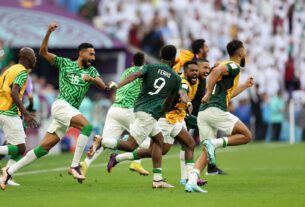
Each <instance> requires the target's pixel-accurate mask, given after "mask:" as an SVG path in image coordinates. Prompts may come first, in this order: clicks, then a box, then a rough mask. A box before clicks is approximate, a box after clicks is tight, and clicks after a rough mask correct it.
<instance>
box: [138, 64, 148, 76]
mask: <svg viewBox="0 0 305 207" xmlns="http://www.w3.org/2000/svg"><path fill="white" fill-rule="evenodd" d="M139 72H140V73H142V75H143V76H146V75H147V73H148V66H147V65H144V66H142V68H141V69H140V70H139Z"/></svg>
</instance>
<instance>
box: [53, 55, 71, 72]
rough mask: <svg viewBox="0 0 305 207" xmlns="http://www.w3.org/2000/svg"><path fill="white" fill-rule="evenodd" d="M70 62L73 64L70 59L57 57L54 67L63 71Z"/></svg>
mask: <svg viewBox="0 0 305 207" xmlns="http://www.w3.org/2000/svg"><path fill="white" fill-rule="evenodd" d="M70 62H71V60H70V59H69V58H63V57H59V56H56V57H55V60H54V63H53V66H54V67H55V68H58V69H62V68H64V67H65V66H66V65H68V64H69V63H70Z"/></svg>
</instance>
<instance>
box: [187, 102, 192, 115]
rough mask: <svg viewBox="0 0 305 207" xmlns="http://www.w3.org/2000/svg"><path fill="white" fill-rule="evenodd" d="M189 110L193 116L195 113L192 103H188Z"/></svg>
mask: <svg viewBox="0 0 305 207" xmlns="http://www.w3.org/2000/svg"><path fill="white" fill-rule="evenodd" d="M187 109H188V112H189V114H192V112H193V104H192V102H190V101H189V102H187Z"/></svg>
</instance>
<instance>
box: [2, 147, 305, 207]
mask: <svg viewBox="0 0 305 207" xmlns="http://www.w3.org/2000/svg"><path fill="white" fill-rule="evenodd" d="M178 152H179V147H175V148H173V149H172V150H171V151H170V153H169V154H168V155H166V156H164V157H163V176H164V177H166V178H167V181H168V182H169V183H171V184H173V185H175V188H173V189H152V188H151V180H152V176H151V175H150V176H148V177H143V176H139V175H138V174H136V173H134V172H130V171H129V170H128V166H129V162H125V163H121V164H119V165H118V166H116V167H115V168H114V169H113V172H112V173H111V174H109V173H107V172H106V163H107V161H108V156H109V152H106V153H104V155H103V156H102V157H100V158H99V159H98V160H97V161H96V162H95V163H94V164H93V165H92V168H90V169H89V171H88V174H87V180H86V181H85V182H84V183H83V184H79V183H77V182H76V181H75V180H73V179H72V177H71V176H69V175H68V174H67V169H68V166H69V164H70V162H71V159H72V155H71V154H64V155H56V156H48V157H45V158H42V159H41V160H38V161H36V162H35V163H33V164H32V165H30V166H28V167H26V168H24V169H23V170H22V171H20V172H19V174H18V176H17V175H16V176H15V180H16V181H17V182H19V183H21V185H22V186H20V187H8V188H7V190H6V191H0V206H1V207H19V206H23V207H27V206H29V207H47V206H50V207H61V206H63V207H69V206H73V207H78V206H81V207H94V206H103V207H104V206H105V207H109V206H124V207H127V206H132V207H150V206H153V207H159V206H166V207H176V206H185V207H188V206H190V207H195V206H200V207H207V206H211V207H218V206H219V207H230V206H232V207H252V206H253V207H257V206H270V207H280V206H283V207H284V206H285V207H294V206H300V207H304V206H305V144H296V145H288V144H282V143H279V144H257V143H251V144H248V145H245V146H239V147H227V148H225V149H219V150H218V152H217V162H218V165H219V166H221V168H222V169H224V170H225V171H227V172H228V173H229V175H227V176H202V177H203V178H204V179H208V181H209V183H208V185H207V186H206V187H205V189H206V190H208V193H207V194H200V193H185V192H184V188H183V187H182V186H180V185H179V179H180V167H179V156H178V154H179V153H178ZM199 152H200V148H197V149H196V157H197V156H198V154H199ZM1 164H2V166H3V165H4V164H5V161H3V160H2V161H1ZM143 165H144V166H145V168H146V169H151V160H149V159H146V160H145V161H143Z"/></svg>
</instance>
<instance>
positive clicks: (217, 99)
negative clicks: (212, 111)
mask: <svg viewBox="0 0 305 207" xmlns="http://www.w3.org/2000/svg"><path fill="white" fill-rule="evenodd" d="M221 64H225V65H226V67H227V68H228V71H229V74H228V75H226V76H222V77H220V78H219V79H218V80H217V83H216V84H215V87H214V89H213V91H212V96H211V98H210V100H209V102H208V103H202V104H201V105H200V109H199V111H203V110H205V109H206V108H208V107H217V108H220V109H221V110H223V111H227V109H228V105H229V102H230V100H231V97H232V95H233V92H234V90H235V89H236V87H237V85H238V81H239V76H240V66H239V65H238V64H237V63H235V62H233V61H225V62H223V63H221Z"/></svg>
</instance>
